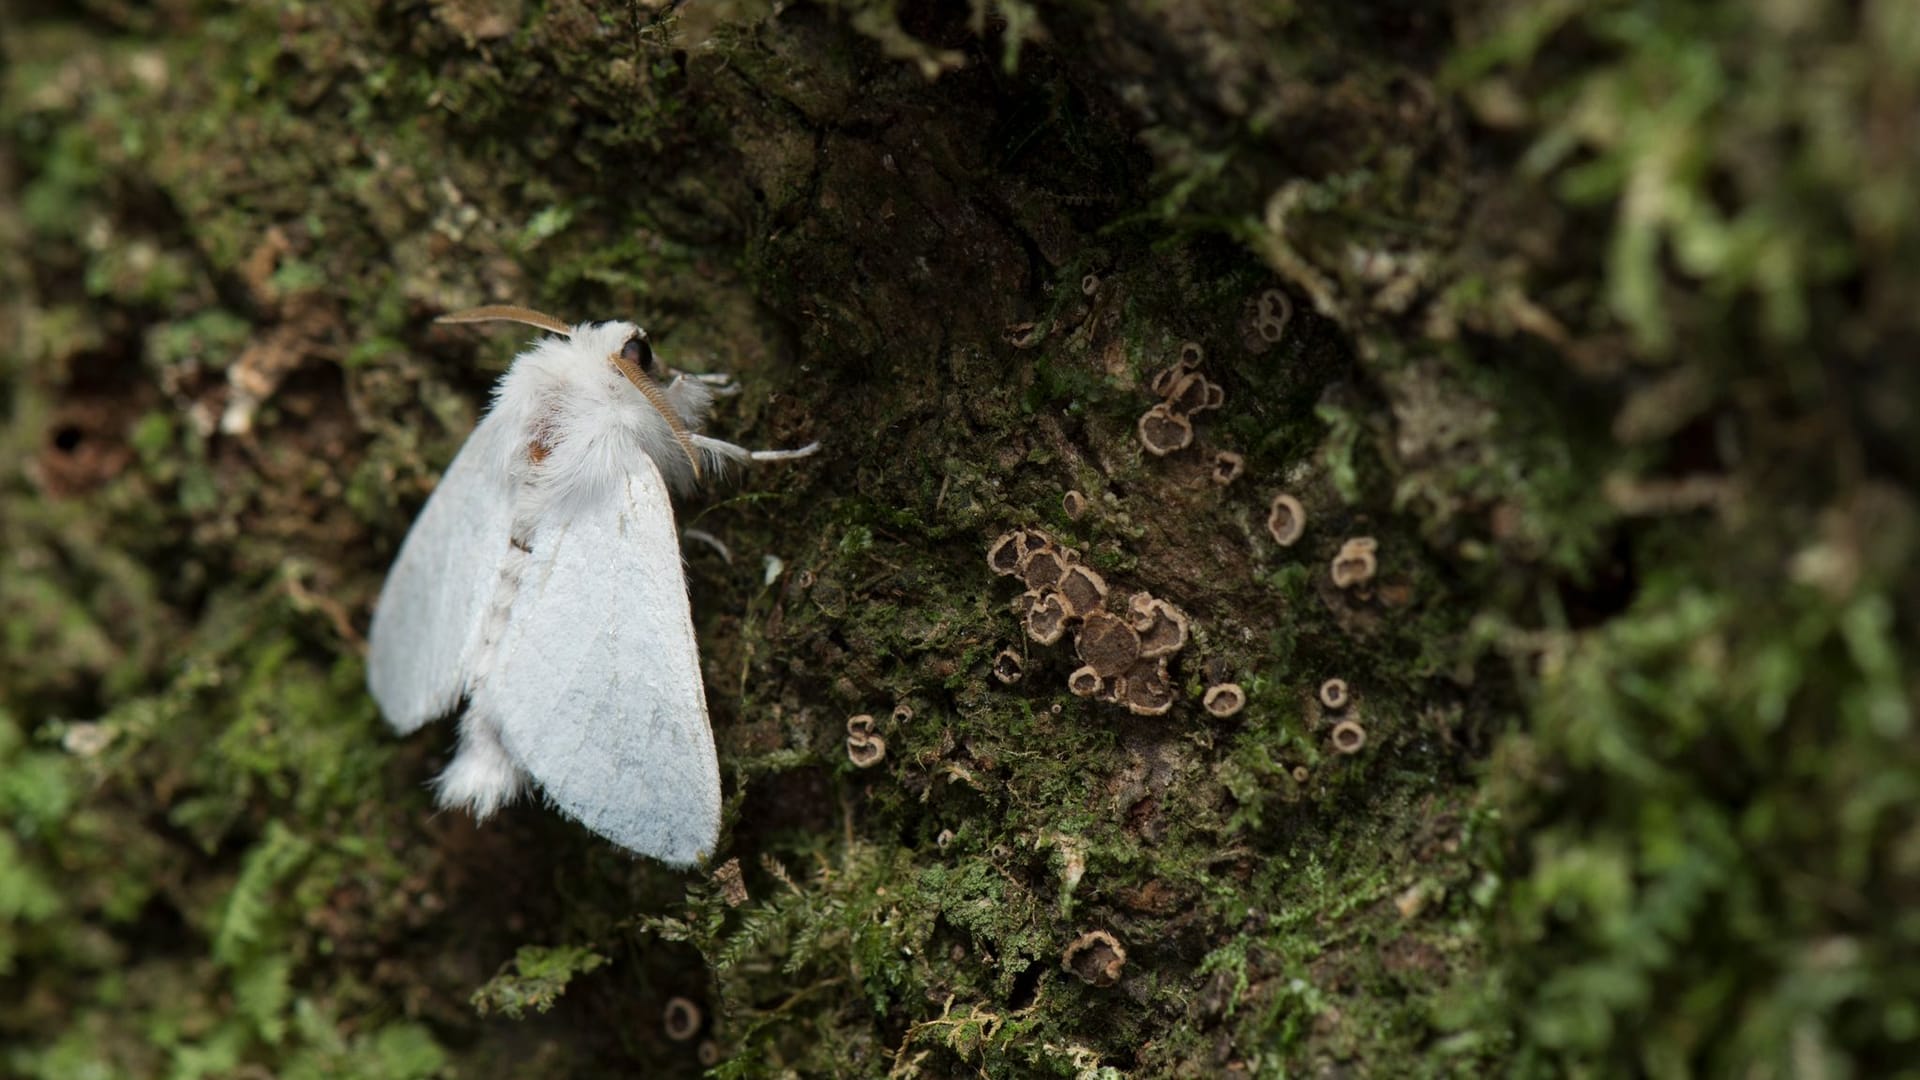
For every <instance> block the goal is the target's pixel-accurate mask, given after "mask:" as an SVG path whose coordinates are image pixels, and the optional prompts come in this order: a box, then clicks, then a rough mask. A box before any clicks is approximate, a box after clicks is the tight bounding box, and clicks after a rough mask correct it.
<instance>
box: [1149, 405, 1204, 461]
mask: <svg viewBox="0 0 1920 1080" xmlns="http://www.w3.org/2000/svg"><path fill="white" fill-rule="evenodd" d="M1140 445H1141V446H1144V447H1146V448H1147V453H1149V454H1152V455H1153V456H1154V457H1166V456H1167V455H1168V454H1171V453H1173V452H1174V451H1176V450H1185V449H1186V448H1187V447H1189V446H1192V445H1193V422H1192V421H1191V420H1188V419H1187V418H1186V417H1184V416H1181V415H1179V414H1178V413H1175V412H1174V411H1173V410H1172V409H1171V408H1170V407H1169V406H1168V405H1167V404H1166V402H1161V403H1160V404H1158V405H1155V406H1154V407H1153V408H1151V409H1148V410H1147V411H1146V412H1145V413H1143V414H1142V415H1141V417H1140Z"/></svg>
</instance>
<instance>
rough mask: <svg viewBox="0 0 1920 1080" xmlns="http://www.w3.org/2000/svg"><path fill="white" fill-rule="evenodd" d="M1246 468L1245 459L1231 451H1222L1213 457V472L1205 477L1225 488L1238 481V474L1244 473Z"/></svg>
mask: <svg viewBox="0 0 1920 1080" xmlns="http://www.w3.org/2000/svg"><path fill="white" fill-rule="evenodd" d="M1246 468H1247V459H1246V458H1243V457H1241V456H1240V455H1239V454H1236V453H1234V452H1233V451H1231V450H1222V451H1220V452H1219V453H1217V454H1215V455H1213V470H1212V471H1211V472H1210V473H1208V474H1207V475H1208V476H1209V477H1210V478H1211V479H1212V480H1213V482H1214V483H1216V484H1219V485H1220V486H1221V487H1226V486H1227V485H1228V484H1231V483H1233V482H1234V481H1235V480H1238V479H1240V474H1241V473H1242V472H1245V471H1246Z"/></svg>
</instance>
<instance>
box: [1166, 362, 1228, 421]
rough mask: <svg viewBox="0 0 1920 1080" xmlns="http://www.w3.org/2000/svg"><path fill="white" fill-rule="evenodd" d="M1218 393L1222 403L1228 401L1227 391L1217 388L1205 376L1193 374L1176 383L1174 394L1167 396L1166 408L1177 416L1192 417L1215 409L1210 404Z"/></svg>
mask: <svg viewBox="0 0 1920 1080" xmlns="http://www.w3.org/2000/svg"><path fill="white" fill-rule="evenodd" d="M1216 393H1217V394H1218V395H1219V399H1220V400H1221V401H1225V400H1226V391H1224V390H1221V389H1220V388H1219V387H1217V386H1215V385H1214V384H1213V383H1212V382H1211V381H1209V380H1208V379H1207V377H1206V376H1205V375H1202V374H1200V373H1199V372H1197V371H1195V372H1191V373H1189V374H1187V375H1184V376H1182V377H1181V378H1179V379H1178V380H1176V381H1175V382H1174V384H1173V391H1172V393H1169V394H1167V395H1166V398H1167V400H1166V406H1167V408H1168V409H1169V410H1170V411H1172V412H1173V413H1175V414H1176V415H1179V416H1189V417H1190V416H1193V415H1195V414H1197V413H1203V412H1206V411H1207V410H1208V409H1209V408H1213V407H1215V406H1212V405H1209V404H1208V402H1210V401H1212V400H1213V399H1214V396H1215V394H1216Z"/></svg>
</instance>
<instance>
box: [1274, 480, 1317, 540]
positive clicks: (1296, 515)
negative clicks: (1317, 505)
mask: <svg viewBox="0 0 1920 1080" xmlns="http://www.w3.org/2000/svg"><path fill="white" fill-rule="evenodd" d="M1306 531H1307V508H1306V507H1304V506H1301V505H1300V500H1299V499H1296V498H1294V497H1293V496H1291V495H1289V494H1287V493H1286V492H1284V491H1283V492H1281V493H1280V494H1278V495H1275V496H1274V497H1273V505H1272V506H1270V507H1268V508H1267V533H1268V534H1269V535H1271V536H1272V537H1273V542H1274V543H1276V544H1279V545H1280V546H1281V547H1292V546H1293V545H1294V544H1295V543H1296V542H1297V541H1298V540H1299V539H1300V537H1301V535H1302V534H1304V533H1305V532H1306Z"/></svg>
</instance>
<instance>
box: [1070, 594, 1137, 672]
mask: <svg viewBox="0 0 1920 1080" xmlns="http://www.w3.org/2000/svg"><path fill="white" fill-rule="evenodd" d="M1073 647H1074V652H1075V653H1076V654H1078V655H1079V657H1080V659H1081V660H1082V661H1084V662H1085V663H1086V665H1087V666H1088V667H1090V668H1092V669H1093V670H1094V671H1095V672H1096V673H1098V674H1099V676H1100V677H1101V678H1103V679H1110V678H1112V677H1113V676H1115V675H1118V674H1120V673H1121V672H1123V671H1125V670H1127V668H1129V667H1131V666H1132V665H1133V662H1134V661H1135V660H1138V659H1140V635H1139V634H1138V633H1137V632H1135V631H1134V629H1133V628H1132V627H1131V626H1128V625H1127V624H1126V621H1125V620H1123V619H1121V618H1120V617H1119V616H1118V615H1113V614H1111V613H1109V612H1105V611H1093V612H1089V613H1088V614H1087V617H1086V621H1085V623H1084V624H1083V625H1082V626H1081V627H1080V633H1079V636H1078V637H1076V638H1075V639H1074V645H1073Z"/></svg>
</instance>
